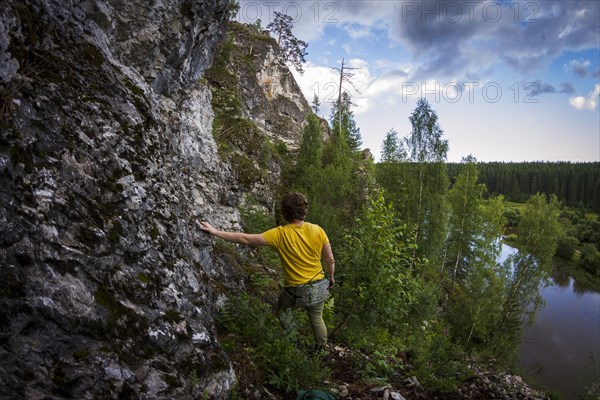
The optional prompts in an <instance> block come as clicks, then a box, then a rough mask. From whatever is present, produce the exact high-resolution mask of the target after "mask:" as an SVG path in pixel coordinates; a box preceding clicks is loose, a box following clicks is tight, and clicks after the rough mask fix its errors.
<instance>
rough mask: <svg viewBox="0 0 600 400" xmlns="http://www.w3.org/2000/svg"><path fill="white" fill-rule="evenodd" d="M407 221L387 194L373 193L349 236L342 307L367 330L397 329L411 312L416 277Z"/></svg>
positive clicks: (343, 250) (342, 259)
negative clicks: (401, 219)
mask: <svg viewBox="0 0 600 400" xmlns="http://www.w3.org/2000/svg"><path fill="white" fill-rule="evenodd" d="M406 236H407V233H406V226H404V225H401V224H399V223H398V221H397V220H396V219H395V217H394V212H393V208H392V206H391V205H389V204H386V202H385V199H384V197H383V193H382V192H380V193H379V194H378V195H377V197H374V198H373V199H372V200H371V202H370V204H369V205H368V206H367V207H365V208H364V210H363V212H362V215H361V216H360V217H358V218H356V220H355V223H354V229H353V230H352V232H350V233H349V234H348V235H346V236H345V238H344V246H343V247H342V248H340V249H339V251H338V253H339V255H338V259H339V261H340V264H341V265H344V269H343V270H341V271H340V272H339V273H338V277H339V280H340V286H341V287H340V289H339V291H338V294H337V297H336V300H337V303H336V304H337V307H338V311H339V312H342V313H349V314H351V315H352V321H353V322H354V323H356V324H359V325H360V327H361V328H364V329H365V331H368V329H369V328H368V327H370V326H381V327H387V328H388V329H396V328H398V327H399V326H400V325H401V324H402V321H403V319H404V318H405V317H406V315H407V314H408V310H409V307H410V303H411V302H412V296H413V292H414V290H415V289H416V288H415V287H414V286H415V281H414V280H413V279H412V276H411V250H412V248H411V245H410V244H407V240H406Z"/></svg>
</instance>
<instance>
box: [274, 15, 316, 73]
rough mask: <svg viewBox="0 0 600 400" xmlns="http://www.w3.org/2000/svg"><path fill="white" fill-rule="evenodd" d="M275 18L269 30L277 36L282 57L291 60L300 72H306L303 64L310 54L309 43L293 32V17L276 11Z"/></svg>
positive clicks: (286, 60) (287, 60) (284, 59)
mask: <svg viewBox="0 0 600 400" xmlns="http://www.w3.org/2000/svg"><path fill="white" fill-rule="evenodd" d="M274 16H275V18H274V20H273V21H272V22H270V23H269V24H268V25H267V30H269V31H270V32H271V33H273V34H274V35H275V36H276V37H277V46H279V49H280V54H279V55H280V57H281V59H282V60H283V61H284V62H289V63H290V64H292V66H293V67H294V68H295V69H296V71H298V72H299V73H300V74H303V73H304V69H303V68H302V64H303V63H305V62H306V60H305V59H304V57H305V56H306V55H307V54H308V53H307V52H306V48H307V47H308V44H307V43H306V42H304V41H302V40H300V39H298V38H297V37H295V36H294V34H293V33H292V28H293V27H294V25H293V23H292V17H290V16H289V15H285V14H282V13H280V12H277V11H275V13H274Z"/></svg>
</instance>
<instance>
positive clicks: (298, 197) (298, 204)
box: [281, 192, 308, 222]
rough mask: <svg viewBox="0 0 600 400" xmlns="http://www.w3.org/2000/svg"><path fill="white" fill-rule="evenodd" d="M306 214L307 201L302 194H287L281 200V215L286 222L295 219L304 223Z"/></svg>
mask: <svg viewBox="0 0 600 400" xmlns="http://www.w3.org/2000/svg"><path fill="white" fill-rule="evenodd" d="M307 212H308V201H307V200H306V197H304V195H303V194H302V193H299V192H293V193H288V194H286V195H285V196H284V197H283V199H281V214H282V215H283V218H285V220H286V221H287V222H292V221H293V220H295V219H299V220H301V221H304V217H306V213H307Z"/></svg>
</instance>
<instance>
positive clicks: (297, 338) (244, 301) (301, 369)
mask: <svg viewBox="0 0 600 400" xmlns="http://www.w3.org/2000/svg"><path fill="white" fill-rule="evenodd" d="M296 320H298V318H296ZM220 322H221V323H222V324H223V326H224V328H225V330H226V331H227V332H228V333H230V334H233V339H232V338H231V336H230V337H229V339H228V340H235V342H236V344H237V346H238V347H243V348H244V350H245V351H246V353H247V354H248V355H249V356H251V358H252V360H253V362H254V363H255V364H256V367H257V368H258V369H261V370H264V371H266V372H267V373H268V375H269V378H268V379H269V383H270V384H271V385H273V386H274V387H276V388H278V389H280V390H283V391H285V392H286V393H290V392H294V391H296V390H298V389H301V388H306V387H316V386H318V385H320V384H321V383H322V382H323V380H326V379H327V378H328V377H329V373H330V371H329V369H328V368H327V367H326V366H325V365H324V363H323V361H322V359H321V358H320V357H319V356H317V355H315V356H310V355H308V354H307V352H306V351H305V349H304V348H302V347H303V346H306V345H307V343H308V342H307V338H308V337H310V336H311V334H310V332H309V328H308V326H307V323H304V324H303V325H302V326H300V327H299V328H297V329H293V330H292V331H290V332H288V333H284V332H283V329H282V328H281V326H280V325H279V321H277V319H276V318H275V316H274V315H273V313H272V311H271V307H270V306H269V305H268V304H266V303H263V302H261V301H259V300H257V299H253V298H251V297H250V296H248V295H247V294H243V295H241V296H239V297H236V298H232V299H231V300H230V301H229V302H228V304H227V305H226V306H225V308H224V309H223V311H222V315H221V317H220ZM228 346H229V347H230V348H231V347H234V346H231V344H228Z"/></svg>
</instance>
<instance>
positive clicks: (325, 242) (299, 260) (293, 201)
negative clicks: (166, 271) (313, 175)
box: [200, 192, 335, 347]
mask: <svg viewBox="0 0 600 400" xmlns="http://www.w3.org/2000/svg"><path fill="white" fill-rule="evenodd" d="M307 212H308V202H307V201H306V198H305V197H304V195H303V194H302V193H298V192H295V193H290V194H288V195H286V196H285V197H284V198H283V199H282V200H281V213H282V214H283V217H284V218H285V220H286V221H287V225H283V226H278V227H277V228H273V229H270V230H268V231H266V232H263V233H260V234H249V233H240V232H224V231H220V230H218V229H215V228H214V227H213V226H211V225H210V224H209V223H208V222H206V221H202V222H201V223H200V226H201V229H202V230H203V231H204V232H206V233H209V234H211V235H214V236H217V237H220V238H222V239H225V240H227V241H230V242H234V243H239V244H245V245H251V246H271V247H273V248H275V249H276V250H277V252H278V253H279V259H280V260H281V263H282V265H283V276H284V288H283V290H282V291H281V293H280V294H279V299H278V300H277V315H278V317H279V320H280V321H281V323H282V325H284V328H285V327H286V326H285V325H286V324H285V320H284V319H283V318H282V317H283V313H284V311H286V310H287V309H289V308H292V307H294V306H295V300H296V287H297V286H299V285H302V284H306V283H309V282H310V283H312V282H316V281H319V280H321V279H324V278H325V274H324V273H323V268H322V267H321V259H323V260H324V261H325V263H326V265H327V273H328V275H329V288H331V287H333V285H334V284H335V278H334V273H335V260H334V258H333V253H332V251H331V246H330V244H329V239H328V238H327V234H326V233H325V231H324V230H323V229H322V228H321V227H320V226H318V225H315V224H311V223H310V222H305V221H304V218H305V217H306V214H307ZM324 303H325V300H323V301H321V302H319V303H317V304H312V305H310V306H307V307H304V309H305V310H306V312H307V314H308V319H309V321H310V326H311V328H312V331H313V335H314V337H315V342H316V344H317V346H319V347H324V346H325V345H326V343H327V327H326V326H325V322H324V321H323V304H324Z"/></svg>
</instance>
